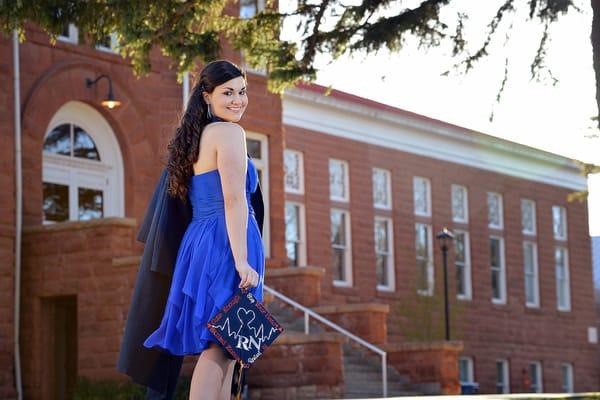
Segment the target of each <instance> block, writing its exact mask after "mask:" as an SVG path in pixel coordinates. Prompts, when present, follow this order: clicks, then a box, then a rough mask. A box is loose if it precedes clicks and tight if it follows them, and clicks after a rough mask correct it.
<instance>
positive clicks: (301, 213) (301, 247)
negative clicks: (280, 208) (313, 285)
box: [285, 200, 306, 267]
mask: <svg viewBox="0 0 600 400" xmlns="http://www.w3.org/2000/svg"><path fill="white" fill-rule="evenodd" d="M288 204H290V205H294V206H297V207H298V231H299V238H298V242H297V243H298V267H305V266H306V215H305V207H304V204H302V203H300V202H297V201H290V200H286V202H285V206H287V205H288ZM285 242H286V244H287V242H288V241H287V238H285Z"/></svg>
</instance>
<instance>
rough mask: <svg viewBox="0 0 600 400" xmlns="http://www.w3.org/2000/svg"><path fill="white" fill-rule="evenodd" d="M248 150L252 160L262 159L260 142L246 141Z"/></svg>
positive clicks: (254, 140)
mask: <svg viewBox="0 0 600 400" xmlns="http://www.w3.org/2000/svg"><path fill="white" fill-rule="evenodd" d="M246 150H247V151H248V154H249V155H250V157H252V158H256V159H259V160H260V159H262V152H261V147H260V140H256V139H246Z"/></svg>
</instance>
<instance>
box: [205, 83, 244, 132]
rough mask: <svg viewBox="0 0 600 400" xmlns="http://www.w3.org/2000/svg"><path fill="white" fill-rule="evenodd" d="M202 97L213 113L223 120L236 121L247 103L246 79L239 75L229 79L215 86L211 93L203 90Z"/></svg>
mask: <svg viewBox="0 0 600 400" xmlns="http://www.w3.org/2000/svg"><path fill="white" fill-rule="evenodd" d="M204 99H205V100H206V102H207V103H209V104H210V112H211V113H212V114H213V115H216V116H217V117H220V118H222V119H224V120H225V121H229V122H238V121H239V120H240V118H242V115H243V114H244V111H246V106H247V105H248V95H247V94H246V80H245V79H244V78H243V77H241V76H238V77H237V78H233V79H230V80H228V81H227V82H225V83H223V84H222V85H219V86H217V87H215V90H213V92H212V93H206V92H205V94H204Z"/></svg>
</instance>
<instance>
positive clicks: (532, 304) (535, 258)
mask: <svg viewBox="0 0 600 400" xmlns="http://www.w3.org/2000/svg"><path fill="white" fill-rule="evenodd" d="M529 245H531V246H532V249H533V250H532V251H533V253H532V262H533V265H532V270H533V271H532V272H533V291H534V292H533V297H534V301H533V302H530V301H527V265H526V264H525V260H526V258H525V253H526V251H527V250H526V247H527V246H529ZM523 275H524V279H523V283H524V289H525V306H527V307H530V308H539V307H540V277H539V263H538V251H537V243H535V242H532V241H528V240H526V241H524V242H523Z"/></svg>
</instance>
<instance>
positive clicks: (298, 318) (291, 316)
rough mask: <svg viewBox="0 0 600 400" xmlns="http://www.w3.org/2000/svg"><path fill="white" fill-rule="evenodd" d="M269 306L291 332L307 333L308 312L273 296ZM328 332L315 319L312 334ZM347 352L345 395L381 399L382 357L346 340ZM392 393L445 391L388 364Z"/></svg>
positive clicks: (436, 392)
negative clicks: (420, 381)
mask: <svg viewBox="0 0 600 400" xmlns="http://www.w3.org/2000/svg"><path fill="white" fill-rule="evenodd" d="M267 308H268V310H269V312H271V313H272V314H273V316H274V317H275V319H276V320H277V321H278V322H279V323H280V324H281V325H282V326H283V328H284V329H285V330H286V331H288V332H298V333H304V314H303V313H301V312H298V311H296V310H294V309H292V308H291V307H289V306H287V305H285V304H284V303H283V302H281V301H279V300H277V299H269V300H268V304H267ZM318 332H325V329H324V328H323V327H322V326H321V325H320V324H319V323H317V322H315V321H314V320H313V319H311V320H310V333H318ZM342 350H343V355H344V366H343V370H344V398H347V399H351V398H377V397H379V398H381V397H382V381H381V358H380V357H379V356H378V355H376V354H374V353H371V352H370V351H369V350H367V349H363V348H362V347H360V346H359V345H356V344H351V343H350V342H346V343H344V344H343V346H342ZM387 375H388V396H389V397H393V396H419V395H424V394H439V393H441V390H440V387H439V384H413V383H410V381H409V379H408V377H407V376H405V375H401V374H399V373H398V372H397V371H396V370H395V369H394V368H393V367H391V366H389V365H388V367H387Z"/></svg>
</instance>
